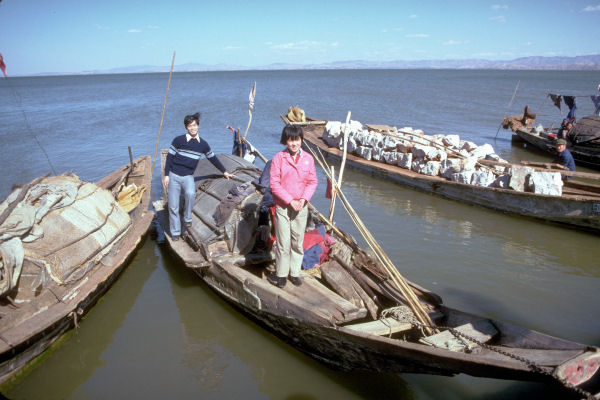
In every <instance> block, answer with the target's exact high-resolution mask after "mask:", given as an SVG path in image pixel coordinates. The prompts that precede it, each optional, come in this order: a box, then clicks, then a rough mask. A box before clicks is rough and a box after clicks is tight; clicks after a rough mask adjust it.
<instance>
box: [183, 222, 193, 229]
mask: <svg viewBox="0 0 600 400" xmlns="http://www.w3.org/2000/svg"><path fill="white" fill-rule="evenodd" d="M183 226H184V227H185V229H187V230H190V229H192V223H191V222H184V223H183Z"/></svg>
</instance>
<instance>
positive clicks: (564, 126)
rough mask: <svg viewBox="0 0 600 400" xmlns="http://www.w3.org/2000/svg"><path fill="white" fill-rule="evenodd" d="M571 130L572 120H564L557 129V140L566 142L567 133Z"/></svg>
mask: <svg viewBox="0 0 600 400" xmlns="http://www.w3.org/2000/svg"><path fill="white" fill-rule="evenodd" d="M571 129H573V118H565V119H563V122H562V123H561V124H560V128H559V129H558V138H559V139H565V140H567V137H568V135H569V132H570V131H571Z"/></svg>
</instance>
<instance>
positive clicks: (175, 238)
mask: <svg viewBox="0 0 600 400" xmlns="http://www.w3.org/2000/svg"><path fill="white" fill-rule="evenodd" d="M179 237H180V236H179V235H177V236H171V240H172V241H174V242H176V241H178V240H179Z"/></svg>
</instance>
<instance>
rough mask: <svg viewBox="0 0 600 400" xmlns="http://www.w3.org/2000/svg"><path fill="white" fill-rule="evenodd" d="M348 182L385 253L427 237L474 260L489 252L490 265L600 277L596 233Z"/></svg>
mask: <svg viewBox="0 0 600 400" xmlns="http://www.w3.org/2000/svg"><path fill="white" fill-rule="evenodd" d="M345 181H346V183H345V190H344V191H345V193H346V195H347V196H348V197H349V198H350V199H351V200H350V201H351V203H353V205H354V207H355V208H356V209H357V210H359V214H360V215H361V217H362V218H363V220H371V221H375V222H372V223H371V224H367V227H369V226H372V227H374V228H373V230H376V232H377V234H378V237H379V236H380V237H382V238H383V239H385V240H388V243H386V244H387V245H388V247H386V246H384V248H385V249H387V248H389V247H394V246H397V244H398V242H399V241H402V240H410V237H411V236H414V235H418V234H424V235H425V236H424V238H423V239H424V240H426V241H432V242H434V243H436V244H439V245H441V246H447V245H453V246H463V247H464V246H471V249H470V254H471V256H473V255H476V253H477V252H481V253H482V255H483V254H484V253H488V254H487V256H489V257H490V261H492V260H493V258H497V257H498V255H499V256H500V258H501V259H502V260H504V261H505V262H509V263H513V264H514V263H517V264H518V263H523V264H527V265H530V266H537V267H538V268H540V269H550V270H561V271H563V272H565V273H571V274H576V275H589V276H593V277H600V270H598V268H597V263H596V259H595V256H594V254H593V252H590V251H589V249H590V248H594V247H595V246H596V245H597V242H598V236H597V235H596V234H593V233H589V232H585V231H577V230H574V229H571V228H566V227H563V226H560V225H555V224H550V223H546V222H543V221H538V220H534V219H529V218H524V217H519V216H513V215H506V214H503V213H500V212H496V211H493V210H487V209H485V208H482V207H476V206H469V205H465V204H462V203H460V202H456V201H451V200H446V199H443V198H439V197H436V196H433V195H429V194H426V193H420V192H417V191H414V190H410V189H405V188H403V187H401V186H398V185H393V184H390V183H387V182H385V181H383V180H381V179H378V178H373V177H366V176H365V175H363V174H360V173H357V172H354V171H347V172H346V173H345ZM382 215H385V221H384V218H382ZM375 227H376V229H375ZM474 245H478V247H476V248H473V247H472V246H474ZM497 249H500V253H499V254H495V255H494V254H493V253H497ZM454 251H460V250H459V249H454ZM492 262H493V261H492Z"/></svg>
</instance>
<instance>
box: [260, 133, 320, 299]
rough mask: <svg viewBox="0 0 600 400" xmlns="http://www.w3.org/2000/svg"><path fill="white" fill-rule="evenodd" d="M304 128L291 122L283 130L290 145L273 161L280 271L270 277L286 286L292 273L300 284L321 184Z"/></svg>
mask: <svg viewBox="0 0 600 400" xmlns="http://www.w3.org/2000/svg"><path fill="white" fill-rule="evenodd" d="M303 139H304V135H303V133H302V129H301V128H300V127H299V126H296V125H287V126H286V127H285V128H283V131H282V132H281V139H280V141H279V142H280V143H281V144H283V145H285V146H286V148H285V149H284V150H282V151H280V152H279V153H277V154H275V157H273V160H272V162H271V173H270V184H271V192H272V193H273V200H274V202H275V239H276V243H277V249H276V251H275V255H276V274H268V275H267V279H268V280H269V282H271V283H272V284H274V285H276V286H278V287H281V288H282V287H284V286H285V284H286V281H287V277H288V274H289V276H290V282H292V284H294V285H296V286H300V285H301V284H302V281H301V280H300V278H299V275H300V267H301V264H302V258H303V256H304V251H303V249H302V243H303V241H304V230H305V229H306V222H307V218H308V207H306V204H307V203H308V202H309V201H310V199H311V197H312V195H313V194H314V193H315V190H316V188H317V173H316V171H315V160H314V159H313V157H312V156H311V155H310V154H308V153H306V152H304V151H302V140H303Z"/></svg>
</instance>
